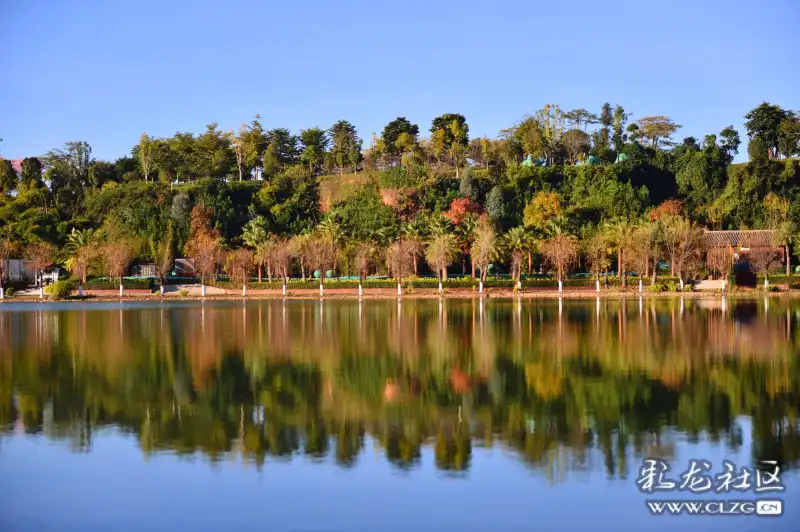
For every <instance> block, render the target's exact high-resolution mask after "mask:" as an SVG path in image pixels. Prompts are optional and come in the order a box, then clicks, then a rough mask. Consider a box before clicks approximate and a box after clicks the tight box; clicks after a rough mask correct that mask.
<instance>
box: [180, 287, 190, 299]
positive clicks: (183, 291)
mask: <svg viewBox="0 0 800 532" xmlns="http://www.w3.org/2000/svg"><path fill="white" fill-rule="evenodd" d="M178 293H179V294H180V295H181V297H186V296H188V295H189V291H188V290H187V289H185V288H181V291H180V292H178Z"/></svg>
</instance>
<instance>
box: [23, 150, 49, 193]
mask: <svg viewBox="0 0 800 532" xmlns="http://www.w3.org/2000/svg"><path fill="white" fill-rule="evenodd" d="M21 168H22V174H21V176H20V182H21V184H22V185H24V186H26V187H30V186H31V185H35V186H42V185H43V184H44V183H42V162H41V161H40V160H39V159H38V158H36V157H26V158H25V159H23V160H22V166H21Z"/></svg>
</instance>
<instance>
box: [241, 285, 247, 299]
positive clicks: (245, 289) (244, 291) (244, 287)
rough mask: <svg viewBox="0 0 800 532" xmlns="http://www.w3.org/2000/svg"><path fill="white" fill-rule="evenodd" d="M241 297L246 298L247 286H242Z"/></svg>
mask: <svg viewBox="0 0 800 532" xmlns="http://www.w3.org/2000/svg"><path fill="white" fill-rule="evenodd" d="M242 297H247V285H246V284H243V285H242Z"/></svg>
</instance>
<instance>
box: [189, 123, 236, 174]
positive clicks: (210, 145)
mask: <svg viewBox="0 0 800 532" xmlns="http://www.w3.org/2000/svg"><path fill="white" fill-rule="evenodd" d="M192 158H193V159H194V163H195V168H194V171H195V174H194V175H195V176H196V177H211V178H214V179H223V178H224V177H225V176H227V175H228V174H230V173H231V171H232V169H233V167H234V165H235V156H234V153H233V150H232V149H231V145H230V141H229V139H227V138H226V136H225V135H224V134H223V133H222V132H221V131H220V130H219V129H218V128H217V122H213V123H211V124H208V125H207V126H206V131H205V132H204V133H203V134H202V135H200V136H199V137H197V140H196V141H195V152H194V154H193V157H192Z"/></svg>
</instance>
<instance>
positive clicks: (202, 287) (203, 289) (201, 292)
mask: <svg viewBox="0 0 800 532" xmlns="http://www.w3.org/2000/svg"><path fill="white" fill-rule="evenodd" d="M200 295H201V296H203V297H206V285H204V284H202V285H200Z"/></svg>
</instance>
